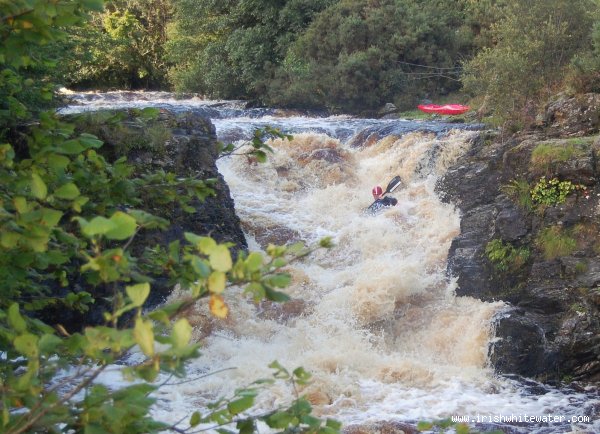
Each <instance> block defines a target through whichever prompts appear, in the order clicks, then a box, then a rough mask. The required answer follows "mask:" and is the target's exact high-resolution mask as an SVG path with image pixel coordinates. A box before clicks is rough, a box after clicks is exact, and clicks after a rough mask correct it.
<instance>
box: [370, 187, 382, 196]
mask: <svg viewBox="0 0 600 434" xmlns="http://www.w3.org/2000/svg"><path fill="white" fill-rule="evenodd" d="M371 193H373V197H374V198H375V199H377V198H379V196H381V195H382V194H383V189H382V188H381V187H380V186H377V187H373V190H371Z"/></svg>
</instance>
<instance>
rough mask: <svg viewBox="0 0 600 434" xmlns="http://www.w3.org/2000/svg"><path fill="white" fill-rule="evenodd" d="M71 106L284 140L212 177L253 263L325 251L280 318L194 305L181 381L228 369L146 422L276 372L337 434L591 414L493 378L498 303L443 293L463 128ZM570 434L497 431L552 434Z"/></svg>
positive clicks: (239, 299)
mask: <svg viewBox="0 0 600 434" xmlns="http://www.w3.org/2000/svg"><path fill="white" fill-rule="evenodd" d="M77 98H78V101H79V102H80V105H79V106H76V105H74V106H71V107H70V108H69V109H68V110H70V111H81V110H88V109H97V108H98V107H104V106H107V107H122V106H138V107H139V106H144V105H151V104H152V105H158V106H162V107H167V108H170V109H175V110H179V111H184V110H200V111H203V113H206V114H208V115H210V116H211V117H212V119H213V123H214V124H215V126H216V129H217V134H218V136H219V137H220V139H222V140H224V141H234V140H243V139H244V138H247V137H249V134H250V133H251V131H252V130H253V129H254V128H257V127H261V126H264V125H271V126H274V127H279V128H282V129H283V130H284V131H285V132H289V133H292V134H293V136H294V137H293V139H292V140H291V141H287V140H281V139H278V140H275V141H273V142H272V143H271V146H272V147H273V148H274V153H273V155H270V156H269V159H268V161H267V162H266V163H264V164H256V163H255V162H253V161H251V160H248V159H246V158H244V157H239V156H232V157H228V158H225V159H222V160H220V163H219V170H220V172H221V173H222V174H223V176H224V177H225V180H226V182H227V183H228V185H229V187H230V190H231V193H232V196H233V199H234V201H235V204H236V211H237V213H238V215H239V217H240V219H241V221H242V226H243V229H244V231H245V233H246V236H247V238H248V240H249V244H250V246H251V249H252V250H262V249H265V248H266V246H267V245H268V244H269V243H276V244H284V243H287V242H294V241H303V242H306V243H309V244H310V243H314V242H316V241H318V239H320V238H321V237H324V236H329V237H331V238H332V239H333V241H334V243H335V247H334V248H332V249H329V250H319V251H317V252H316V253H315V254H313V255H311V256H310V257H309V258H307V259H304V260H302V261H300V262H296V263H294V264H293V265H292V266H290V268H289V270H288V271H289V272H290V274H291V275H292V276H293V281H292V284H291V286H290V287H289V288H287V289H286V292H287V293H288V294H289V295H290V296H291V297H292V301H290V302H288V303H284V304H273V303H269V302H262V303H259V304H255V303H253V302H252V301H251V300H250V299H249V298H248V297H246V296H244V294H243V293H242V290H241V289H234V291H232V293H230V294H229V295H227V297H226V300H227V302H228V304H229V307H230V315H229V317H228V319H226V320H216V319H214V318H211V317H210V315H209V314H208V312H207V307H206V305H205V303H204V302H200V303H198V305H197V306H196V308H195V310H194V312H192V313H191V314H190V316H189V318H188V319H189V321H190V323H191V324H192V325H193V326H194V327H195V337H196V338H197V339H198V340H199V341H201V342H202V349H201V352H202V356H201V357H200V358H199V359H196V360H194V361H192V362H191V363H190V364H189V365H188V370H189V372H190V374H189V375H190V377H192V378H193V377H196V376H202V375H206V374H207V373H210V372H215V371H219V370H223V369H224V368H233V369H228V370H224V371H221V372H218V373H215V374H214V375H209V376H206V377H205V378H203V379H202V380H201V381H192V382H189V383H185V384H180V385H177V386H171V387H163V388H161V389H160V390H159V392H158V394H157V396H158V398H159V402H158V404H157V406H156V408H155V410H154V412H155V415H156V416H157V417H159V418H161V419H163V420H165V419H166V420H168V421H171V422H175V421H177V420H180V419H181V418H183V417H185V416H186V415H189V414H190V413H191V412H192V411H194V410H195V409H197V408H202V407H203V406H205V405H206V404H207V403H208V402H210V401H211V400H214V399H215V398H216V397H219V396H231V395H232V394H233V393H234V391H235V390H236V389H237V388H240V387H245V386H248V385H249V384H251V383H252V381H254V380H256V379H258V378H267V377H269V376H270V370H269V368H268V365H269V363H270V362H272V361H273V360H277V361H278V362H279V363H280V364H281V365H283V366H285V367H286V368H288V369H294V368H295V367H298V366H303V367H304V368H305V369H306V370H308V371H310V372H311V373H312V374H313V381H312V383H311V384H310V385H309V386H307V387H306V388H304V389H303V390H302V393H303V394H305V395H306V396H307V398H308V400H309V401H310V402H311V403H312V404H313V406H314V411H315V413H316V414H317V415H320V416H328V417H334V418H337V419H339V420H341V421H342V422H345V423H365V422H374V421H382V420H399V421H409V422H417V421H420V420H433V419H440V418H449V417H452V416H459V417H463V416H465V415H468V416H469V417H471V418H479V417H481V418H482V419H483V422H484V423H485V422H493V421H492V417H495V416H496V417H499V416H505V417H508V416H511V415H515V416H521V417H523V416H527V415H529V416H541V415H546V414H553V415H556V416H566V417H569V416H582V415H584V414H586V413H585V412H586V411H590V408H592V407H593V405H595V404H594V403H596V404H597V403H598V400H597V399H596V400H591V399H590V396H589V394H586V393H585V391H580V392H575V391H573V390H559V389H555V388H551V387H548V386H543V385H540V384H537V383H534V382H529V383H528V382H523V381H521V380H518V379H511V378H506V377H498V376H496V375H494V373H493V370H492V369H491V367H490V366H488V363H487V356H488V351H489V345H490V342H491V340H492V339H493V338H494V336H493V319H494V317H495V315H500V314H502V311H503V304H502V303H486V302H482V301H480V300H476V299H472V298H468V297H456V296H455V294H454V289H455V281H454V279H453V278H452V276H448V275H447V274H446V259H447V252H448V249H449V246H450V243H451V241H452V239H453V238H454V237H455V236H456V235H457V234H458V233H459V230H460V215H459V213H458V211H457V209H456V208H455V207H454V206H453V205H451V204H448V203H444V202H443V201H441V199H440V198H439V197H438V195H437V194H436V191H435V185H436V181H437V180H438V179H439V177H440V176H441V175H443V174H444V172H445V171H446V170H447V169H448V168H449V167H450V166H451V165H452V164H455V163H456V162H457V161H458V159H459V158H460V157H461V155H463V154H464V153H465V152H466V151H467V150H468V149H469V148H470V146H471V144H472V143H473V140H474V139H475V138H476V136H477V134H478V132H477V131H472V129H473V128H472V127H469V126H466V125H464V124H452V123H445V122H440V121H437V122H434V121H428V122H425V121H407V120H375V119H355V118H351V117H347V116H337V117H308V116H299V115H297V114H292V115H288V116H285V117H284V116H281V115H280V114H278V113H277V112H276V111H274V110H270V109H260V110H258V111H257V109H253V110H246V109H244V108H243V106H242V104H241V103H239V102H208V101H202V100H199V99H194V100H176V99H174V98H173V97H172V96H169V95H168V94H160V95H155V96H154V97H152V96H148V95H146V96H145V98H135V97H129V101H127V98H124V97H123V96H122V94H115V95H112V96H111V98H112V103H111V101H110V99H111V98H109V99H106V98H101V97H97V96H95V95H93V94H88V96H86V95H85V94H81V95H79V96H77ZM153 98H154V99H153ZM111 104H112V105H111ZM127 104H129V105H127ZM68 110H67V111H68ZM211 113H212V115H211ZM395 175H400V176H401V178H402V187H401V188H400V189H398V190H396V191H395V192H394V193H392V195H393V196H394V197H395V198H396V199H397V200H398V203H397V205H396V206H394V207H390V208H387V209H384V210H383V211H382V212H379V213H377V214H376V215H372V214H369V213H365V212H364V211H365V209H366V207H368V205H369V204H370V203H371V202H372V200H373V198H372V196H371V188H372V187H373V186H374V185H376V184H379V185H382V186H383V187H384V188H385V185H386V184H387V182H388V181H389V180H390V179H391V178H392V177H393V176H395ZM176 296H177V295H176V294H175V295H174V297H176ZM291 396H292V391H291V390H290V387H289V385H285V384H275V385H274V386H273V387H270V388H269V389H268V391H267V392H266V393H264V394H261V395H260V396H259V397H258V409H259V411H265V410H267V409H271V408H274V407H276V406H278V405H285V404H286V403H287V402H289V400H290V397H291ZM487 418H489V419H487ZM474 421H475V422H476V420H474ZM480 422H481V420H480ZM595 423H596V424H597V422H595ZM571 425H572V424H570V423H567V422H563V423H561V424H558V423H556V424H548V423H526V424H520V427H518V426H514V424H512V425H511V428H510V429H511V430H512V431H511V432H540V433H541V432H544V433H546V432H564V431H565V430H566V429H570V428H571ZM493 426H496V427H502V426H503V421H495V422H494V423H493ZM573 426H576V425H573ZM582 426H590V425H585V424H584V425H582ZM595 428H596V430H597V428H599V427H598V426H595Z"/></svg>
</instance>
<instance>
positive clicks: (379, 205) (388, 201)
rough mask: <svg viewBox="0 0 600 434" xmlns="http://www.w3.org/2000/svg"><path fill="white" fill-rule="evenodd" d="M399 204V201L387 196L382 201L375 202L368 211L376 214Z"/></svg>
mask: <svg viewBox="0 0 600 434" xmlns="http://www.w3.org/2000/svg"><path fill="white" fill-rule="evenodd" d="M397 203H398V200H396V199H395V198H393V197H391V196H386V197H383V198H381V199H377V200H376V201H375V202H373V203H372V204H371V205H370V206H369V208H367V210H368V211H370V212H376V211H379V210H380V209H382V208H386V207H389V206H394V205H396V204H397Z"/></svg>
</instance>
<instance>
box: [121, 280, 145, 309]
mask: <svg viewBox="0 0 600 434" xmlns="http://www.w3.org/2000/svg"><path fill="white" fill-rule="evenodd" d="M125 292H126V293H127V295H128V296H129V298H130V299H131V301H132V302H133V304H134V305H135V306H136V307H141V306H142V305H143V304H144V302H145V301H146V299H147V298H148V295H149V294H150V284H149V283H147V282H145V283H138V284H137V285H131V286H126V287H125Z"/></svg>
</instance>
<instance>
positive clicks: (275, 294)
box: [264, 286, 290, 302]
mask: <svg viewBox="0 0 600 434" xmlns="http://www.w3.org/2000/svg"><path fill="white" fill-rule="evenodd" d="M264 288H265V295H266V296H267V299H269V300H272V301H277V302H284V301H289V300H290V296H289V295H287V294H285V293H283V292H280V291H275V290H273V289H271V288H269V287H268V286H265V287H264Z"/></svg>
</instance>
